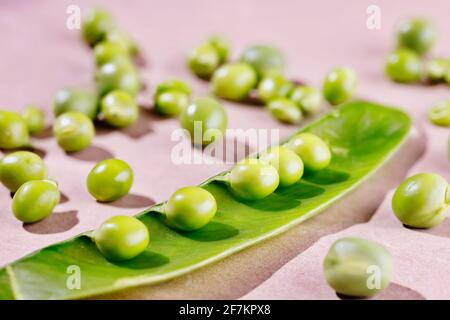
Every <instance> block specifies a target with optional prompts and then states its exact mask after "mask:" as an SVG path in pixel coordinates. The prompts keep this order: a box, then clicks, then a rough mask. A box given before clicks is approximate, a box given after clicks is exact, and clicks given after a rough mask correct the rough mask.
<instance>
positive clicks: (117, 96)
mask: <svg viewBox="0 0 450 320" xmlns="http://www.w3.org/2000/svg"><path fill="white" fill-rule="evenodd" d="M100 111H101V115H102V117H103V120H105V122H106V123H108V124H110V125H112V126H114V127H118V128H125V127H128V126H131V125H132V124H133V123H135V122H136V120H137V118H138V117H139V107H138V105H137V103H136V101H135V99H134V98H133V97H132V96H130V95H129V94H128V93H127V92H126V91H123V90H114V91H111V92H109V93H108V94H107V95H106V96H104V97H103V98H102V102H101V107H100Z"/></svg>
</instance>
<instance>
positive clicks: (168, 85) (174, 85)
mask: <svg viewBox="0 0 450 320" xmlns="http://www.w3.org/2000/svg"><path fill="white" fill-rule="evenodd" d="M169 90H176V91H180V92H182V93H184V94H186V95H188V96H189V95H190V94H191V88H190V87H189V85H188V84H187V83H186V82H184V81H181V80H169V81H163V82H161V83H159V84H158V85H157V86H156V90H155V95H159V94H161V93H163V92H165V91H169Z"/></svg>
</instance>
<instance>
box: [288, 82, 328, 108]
mask: <svg viewBox="0 0 450 320" xmlns="http://www.w3.org/2000/svg"><path fill="white" fill-rule="evenodd" d="M289 99H290V100H292V101H293V102H295V103H296V104H297V105H298V106H299V107H300V109H302V111H303V112H305V113H308V114H314V113H316V112H317V111H319V109H320V105H321V104H322V93H321V92H320V90H319V89H316V88H313V87H308V86H298V87H296V88H295V89H294V90H292V92H291V94H290V96H289Z"/></svg>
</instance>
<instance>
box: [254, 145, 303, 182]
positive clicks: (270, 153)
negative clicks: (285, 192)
mask: <svg viewBox="0 0 450 320" xmlns="http://www.w3.org/2000/svg"><path fill="white" fill-rule="evenodd" d="M259 160H261V161H262V162H265V163H267V164H270V165H271V166H273V167H275V169H277V171H278V175H279V177H280V186H281V187H287V186H290V185H292V184H294V183H296V182H298V181H299V180H300V179H301V177H302V176H303V161H302V159H300V157H299V156H298V155H297V154H296V153H295V152H294V151H291V150H290V149H287V148H285V147H282V146H281V147H273V148H270V149H269V150H267V151H265V152H264V153H262V154H261V155H260V156H259Z"/></svg>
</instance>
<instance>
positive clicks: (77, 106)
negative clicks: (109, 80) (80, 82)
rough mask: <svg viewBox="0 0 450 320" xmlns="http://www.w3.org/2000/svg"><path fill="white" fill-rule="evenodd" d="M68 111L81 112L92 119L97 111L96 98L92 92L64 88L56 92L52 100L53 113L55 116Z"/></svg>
mask: <svg viewBox="0 0 450 320" xmlns="http://www.w3.org/2000/svg"><path fill="white" fill-rule="evenodd" d="M69 111H76V112H81V113H82V114H84V115H85V116H87V117H89V118H90V119H92V120H94V119H95V117H96V116H97V113H98V98H97V95H96V94H95V93H94V92H91V91H88V90H83V89H76V88H65V89H61V90H59V91H58V92H56V95H55V99H54V102H53V113H54V115H55V117H57V116H59V115H61V114H63V113H65V112H69Z"/></svg>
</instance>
